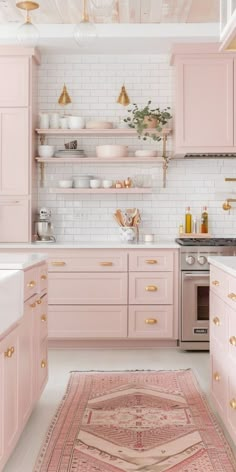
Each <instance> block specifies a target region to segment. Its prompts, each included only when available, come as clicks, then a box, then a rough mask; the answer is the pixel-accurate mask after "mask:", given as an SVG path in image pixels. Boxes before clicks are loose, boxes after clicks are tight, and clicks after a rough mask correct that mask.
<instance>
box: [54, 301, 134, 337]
mask: <svg viewBox="0 0 236 472" xmlns="http://www.w3.org/2000/svg"><path fill="white" fill-rule="evenodd" d="M48 318H49V320H48V330H49V338H50V339H58V338H60V339H78V338H96V339H98V338H99V339H100V338H124V337H126V336H127V306H122V305H117V306H114V305H110V306H109V305H103V306H95V307H94V306H89V305H86V306H84V305H79V306H76V305H67V306H66V305H62V306H56V305H51V306H50V307H49V313H48Z"/></svg>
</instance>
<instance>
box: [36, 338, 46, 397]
mask: <svg viewBox="0 0 236 472" xmlns="http://www.w3.org/2000/svg"><path fill="white" fill-rule="evenodd" d="M36 365H37V371H38V384H37V392H38V398H39V396H40V395H41V393H42V391H43V389H44V387H45V385H46V383H47V380H48V340H47V339H45V340H44V341H43V342H42V343H41V345H40V347H39V356H38V358H37V364H36Z"/></svg>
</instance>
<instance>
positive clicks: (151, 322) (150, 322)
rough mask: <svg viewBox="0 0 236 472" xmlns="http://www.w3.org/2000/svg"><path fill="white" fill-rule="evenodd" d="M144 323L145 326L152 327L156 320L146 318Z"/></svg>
mask: <svg viewBox="0 0 236 472" xmlns="http://www.w3.org/2000/svg"><path fill="white" fill-rule="evenodd" d="M145 323H146V324H150V325H153V324H156V323H158V320H157V319H156V318H147V319H146V320H145Z"/></svg>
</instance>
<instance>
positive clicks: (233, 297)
mask: <svg viewBox="0 0 236 472" xmlns="http://www.w3.org/2000/svg"><path fill="white" fill-rule="evenodd" d="M228 298H230V300H232V301H233V302H236V293H229V295H228Z"/></svg>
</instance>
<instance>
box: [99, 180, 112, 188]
mask: <svg viewBox="0 0 236 472" xmlns="http://www.w3.org/2000/svg"><path fill="white" fill-rule="evenodd" d="M112 185H113V181H112V180H103V181H102V186H103V188H111V187H112Z"/></svg>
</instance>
